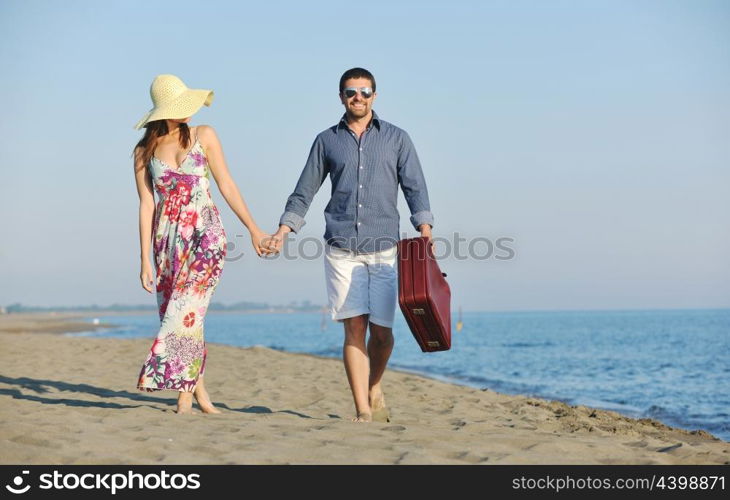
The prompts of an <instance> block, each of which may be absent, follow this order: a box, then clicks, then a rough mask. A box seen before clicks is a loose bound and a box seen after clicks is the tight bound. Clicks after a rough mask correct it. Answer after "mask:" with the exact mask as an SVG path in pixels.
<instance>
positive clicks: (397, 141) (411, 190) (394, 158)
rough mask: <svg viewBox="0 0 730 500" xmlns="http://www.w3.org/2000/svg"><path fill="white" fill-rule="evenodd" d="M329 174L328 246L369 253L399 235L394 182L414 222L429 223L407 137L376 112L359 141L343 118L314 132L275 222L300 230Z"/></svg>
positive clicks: (422, 187)
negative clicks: (282, 208) (315, 134)
mask: <svg viewBox="0 0 730 500" xmlns="http://www.w3.org/2000/svg"><path fill="white" fill-rule="evenodd" d="M328 175H329V177H330V180H331V181H332V192H331V198H330V202H329V203H328V204H327V207H325V209H324V218H325V222H326V229H325V233H324V238H325V240H327V243H328V244H330V245H332V246H335V247H339V248H346V249H349V250H351V251H354V252H358V253H371V252H377V251H381V250H385V249H387V248H391V247H392V246H393V245H395V244H396V243H397V241H398V239H399V234H398V232H399V215H398V208H397V205H398V185H399V184H400V186H401V189H402V190H403V194H404V195H405V199H406V202H407V203H408V208H409V209H410V212H411V218H410V220H411V223H412V224H413V226H414V227H415V228H416V229H418V227H419V226H420V225H421V224H430V225H431V226H433V215H432V214H431V208H430V205H429V201H428V191H427V189H426V181H425V179H424V177H423V172H422V170H421V163H420V162H419V161H418V155H417V154H416V149H415V148H414V146H413V143H412V142H411V138H410V137H409V136H408V134H407V133H406V132H405V131H404V130H402V129H400V128H398V127H396V126H395V125H392V124H390V123H388V122H386V121H384V120H381V119H380V118H378V116H377V115H376V114H375V111H373V118H372V120H371V122H370V124H369V125H368V128H367V129H366V130H365V132H363V134H362V136H361V137H360V139H359V140H358V138H357V135H356V134H355V133H354V132H353V131H352V130H350V128H349V127H348V126H347V121H346V120H345V117H344V116H343V118H342V119H341V120H340V122H339V123H338V124H337V125H334V126H332V127H330V128H328V129H327V130H325V131H323V132H321V133H320V134H319V135H317V137H316V138H315V139H314V144H312V149H311V150H310V151H309V158H308V159H307V163H306V165H305V166H304V170H303V171H302V174H301V175H300V176H299V181H298V182H297V186H296V188H295V189H294V192H293V193H292V194H291V196H289V199H288V200H287V202H286V208H285V211H284V214H283V215H282V216H281V219H280V221H279V223H280V224H285V225H287V226H289V227H290V228H291V229H292V230H293V231H294V232H299V230H300V229H301V228H302V226H304V224H305V221H304V216H305V215H306V213H307V210H308V209H309V205H310V204H311V203H312V199H313V198H314V195H315V194H316V193H317V191H318V190H319V188H320V186H321V185H322V183H323V182H324V180H325V178H326V177H327V176H328Z"/></svg>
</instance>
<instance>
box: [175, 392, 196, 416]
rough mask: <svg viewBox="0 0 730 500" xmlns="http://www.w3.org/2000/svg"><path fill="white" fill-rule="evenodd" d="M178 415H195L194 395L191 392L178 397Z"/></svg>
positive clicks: (182, 393)
mask: <svg viewBox="0 0 730 500" xmlns="http://www.w3.org/2000/svg"><path fill="white" fill-rule="evenodd" d="M175 413H177V414H178V415H190V414H192V413H193V394H192V393H190V392H181V393H180V394H178V396H177V410H176V411H175Z"/></svg>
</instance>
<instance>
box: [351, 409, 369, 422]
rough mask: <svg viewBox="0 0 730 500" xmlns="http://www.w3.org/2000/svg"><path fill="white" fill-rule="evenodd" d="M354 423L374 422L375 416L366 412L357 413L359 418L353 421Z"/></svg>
mask: <svg viewBox="0 0 730 500" xmlns="http://www.w3.org/2000/svg"><path fill="white" fill-rule="evenodd" d="M352 421H353V422H372V421H373V416H372V415H371V414H370V413H368V412H366V411H359V412H357V417H355V418H353V419H352Z"/></svg>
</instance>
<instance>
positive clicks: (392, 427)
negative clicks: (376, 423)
mask: <svg viewBox="0 0 730 500" xmlns="http://www.w3.org/2000/svg"><path fill="white" fill-rule="evenodd" d="M383 430H384V431H390V432H403V431H404V430H406V428H405V427H404V426H402V425H389V426H388V427H383Z"/></svg>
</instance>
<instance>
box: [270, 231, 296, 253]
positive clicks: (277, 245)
mask: <svg viewBox="0 0 730 500" xmlns="http://www.w3.org/2000/svg"><path fill="white" fill-rule="evenodd" d="M290 232H291V228H290V227H289V226H284V225H280V226H279V229H278V231H276V233H274V235H273V236H271V237H270V238H269V239H268V240H267V241H266V248H267V249H268V251H269V252H270V253H274V254H276V253H279V252H280V251H281V247H282V246H284V240H286V235H287V234H288V233H290Z"/></svg>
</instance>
